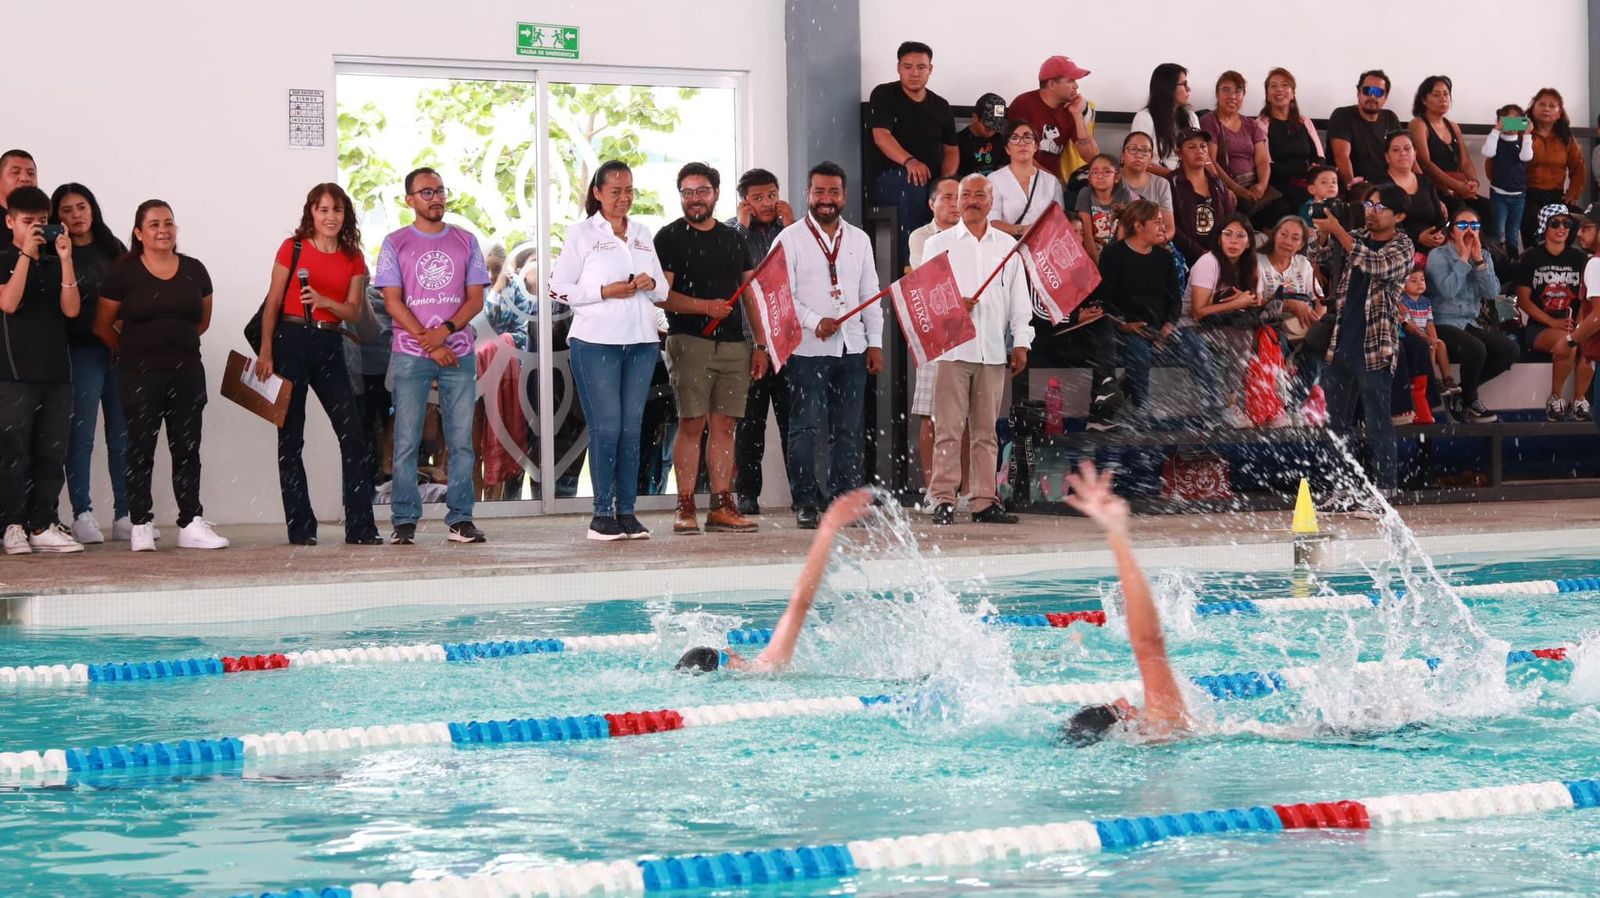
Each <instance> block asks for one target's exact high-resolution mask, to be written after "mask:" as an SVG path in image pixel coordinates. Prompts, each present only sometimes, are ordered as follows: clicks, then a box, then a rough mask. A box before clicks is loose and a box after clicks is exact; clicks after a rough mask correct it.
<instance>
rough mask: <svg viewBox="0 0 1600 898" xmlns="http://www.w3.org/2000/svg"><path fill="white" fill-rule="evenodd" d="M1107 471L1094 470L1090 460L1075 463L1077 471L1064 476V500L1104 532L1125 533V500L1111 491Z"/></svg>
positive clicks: (1127, 513) (1110, 475)
mask: <svg viewBox="0 0 1600 898" xmlns="http://www.w3.org/2000/svg"><path fill="white" fill-rule="evenodd" d="M1111 477H1112V472H1110V471H1099V472H1097V471H1095V468H1094V463H1093V462H1090V461H1082V462H1079V463H1078V473H1076V474H1068V475H1067V489H1068V490H1069V492H1068V493H1067V496H1066V503H1067V505H1068V506H1070V507H1071V508H1072V509H1073V510H1074V511H1076V512H1078V513H1079V514H1081V515H1083V516H1084V517H1086V518H1088V519H1089V520H1091V521H1094V522H1095V523H1096V524H1099V525H1100V527H1101V528H1102V529H1103V530H1105V531H1106V533H1107V534H1126V533H1127V532H1128V515H1129V511H1128V503H1127V502H1125V501H1123V499H1122V497H1121V496H1118V495H1117V494H1116V493H1114V492H1112V490H1111Z"/></svg>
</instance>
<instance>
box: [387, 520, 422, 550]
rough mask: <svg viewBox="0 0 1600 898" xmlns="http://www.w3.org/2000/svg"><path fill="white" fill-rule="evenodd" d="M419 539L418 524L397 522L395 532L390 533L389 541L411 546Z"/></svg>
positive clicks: (397, 544)
mask: <svg viewBox="0 0 1600 898" xmlns="http://www.w3.org/2000/svg"><path fill="white" fill-rule="evenodd" d="M416 541H417V525H416V524H396V525H394V532H393V533H391V534H389V542H390V544H391V545H396V546H409V545H411V544H413V543H415V542H416Z"/></svg>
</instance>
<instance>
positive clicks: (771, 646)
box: [676, 488, 872, 673]
mask: <svg viewBox="0 0 1600 898" xmlns="http://www.w3.org/2000/svg"><path fill="white" fill-rule="evenodd" d="M871 509H872V491H871V490H870V489H866V488H862V489H858V490H854V491H852V492H848V493H845V494H844V495H842V496H840V497H839V498H837V499H835V500H833V504H832V505H830V506H828V511H827V513H826V514H824V515H823V516H822V521H821V523H819V524H818V525H817V535H816V536H815V537H814V538H813V539H812V540H811V551H810V552H809V553H807V555H806V565H805V567H804V568H803V569H802V570H801V571H800V579H799V580H797V581H795V584H794V593H793V594H792V595H790V597H789V607H787V608H785V609H784V611H783V617H780V618H779V619H778V626H776V627H774V628H773V630H772V640H771V641H770V642H768V643H767V647H766V648H765V649H764V650H762V652H761V654H759V655H757V656H756V657H755V658H754V660H750V661H746V660H745V659H743V658H741V657H739V656H738V655H735V654H734V653H733V652H728V653H727V655H728V668H729V669H730V670H742V671H749V672H751V673H777V672H779V671H781V670H783V669H785V668H787V667H788V666H789V661H790V660H791V659H792V658H794V647H795V644H796V643H797V642H799V640H800V630H801V628H802V627H804V626H805V622H806V615H808V614H810V613H811V603H812V601H813V600H815V599H816V597H817V589H818V588H819V587H820V586H822V576H823V574H825V573H827V571H828V559H829V557H830V556H832V554H833V541H834V540H835V539H836V538H837V537H838V536H839V531H840V530H843V529H844V528H846V527H848V526H850V525H851V524H854V523H855V522H856V521H859V520H861V519H862V518H863V517H865V516H866V514H867V512H868V511H870V510H871ZM719 661H720V658H719V653H718V652H717V650H716V649H714V648H710V647H708V646H700V647H698V648H692V649H690V650H689V651H687V652H684V653H683V657H682V658H679V659H678V663H677V665H676V669H678V670H688V671H695V672H699V671H713V670H716V669H717V667H718V663H719Z"/></svg>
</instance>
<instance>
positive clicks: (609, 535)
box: [589, 515, 628, 542]
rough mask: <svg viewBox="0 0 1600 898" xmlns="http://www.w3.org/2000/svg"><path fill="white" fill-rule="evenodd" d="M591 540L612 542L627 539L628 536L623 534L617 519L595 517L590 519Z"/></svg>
mask: <svg viewBox="0 0 1600 898" xmlns="http://www.w3.org/2000/svg"><path fill="white" fill-rule="evenodd" d="M589 538H590V539H593V540H599V541H600V542H612V541H614V540H619V539H627V538H628V534H626V533H623V532H622V527H621V526H620V525H619V524H618V523H617V519H616V518H613V517H610V516H601V515H595V516H594V517H592V518H590V519H589Z"/></svg>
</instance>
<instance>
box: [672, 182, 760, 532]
mask: <svg viewBox="0 0 1600 898" xmlns="http://www.w3.org/2000/svg"><path fill="white" fill-rule="evenodd" d="M721 186H722V177H721V175H719V174H718V173H717V170H716V169H714V168H712V167H711V166H709V165H706V164H704V163H701V162H691V163H689V164H688V165H685V166H684V167H683V168H682V169H680V170H679V171H678V196H679V197H680V198H681V201H682V205H683V217H682V218H680V219H678V220H677V221H674V222H672V223H671V224H669V225H667V226H666V227H664V228H662V229H661V230H660V231H659V232H657V233H656V257H657V258H658V259H660V260H661V271H662V273H664V274H665V275H666V277H667V287H668V293H667V301H666V303H665V304H664V305H663V306H662V307H663V308H664V309H665V310H666V313H667V360H668V369H669V372H670V374H671V376H672V391H673V393H674V394H675V395H676V396H677V400H678V433H677V436H676V437H675V438H674V440H673V444H672V466H673V470H674V471H676V473H677V480H678V515H677V520H676V521H675V522H674V523H673V526H672V532H674V533H679V534H694V533H699V532H700V524H699V521H698V520H697V518H696V512H695V507H694V486H695V481H696V480H697V479H698V477H699V473H700V439H701V437H702V436H705V437H706V474H707V477H708V478H709V479H710V481H711V512H710V513H709V514H708V515H707V516H706V530H707V531H712V532H717V531H722V532H733V533H746V532H749V531H752V530H755V529H756V525H755V523H754V522H752V521H750V520H749V519H747V518H745V517H744V516H743V515H741V514H740V513H739V509H738V507H737V505H736V504H735V502H734V501H733V429H734V424H735V423H736V422H737V421H738V420H739V419H740V418H742V417H744V407H745V401H746V399H747V398H748V396H749V394H750V382H751V380H753V379H760V378H761V376H762V375H764V374H766V370H767V354H766V346H765V345H764V344H765V340H763V339H762V336H763V334H762V329H761V321H760V318H759V316H757V315H754V314H748V315H747V313H748V312H752V311H753V310H754V303H753V301H752V300H751V299H750V298H749V293H748V291H746V293H745V298H744V300H743V302H744V304H745V305H744V306H743V307H741V304H740V303H736V302H730V301H729V300H731V299H732V298H733V296H734V294H735V293H738V292H739V289H740V287H741V286H742V285H743V284H744V283H745V282H746V281H748V280H749V279H750V276H751V274H752V273H753V272H754V270H755V267H756V260H755V259H754V258H753V256H752V254H751V252H750V248H749V246H748V244H746V242H745V238H744V236H743V235H741V234H740V233H739V232H738V231H737V230H735V229H733V228H731V227H729V226H728V225H725V224H723V223H721V222H719V221H717V220H716V219H715V218H714V217H712V213H713V212H714V211H715V210H716V208H717V196H718V191H719V190H720V188H721ZM747 320H748V321H749V324H750V331H751V333H752V334H753V335H754V337H755V350H756V351H755V352H754V353H752V352H751V345H750V342H749V341H748V340H747V338H746V337H745V322H746V321H747Z"/></svg>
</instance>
